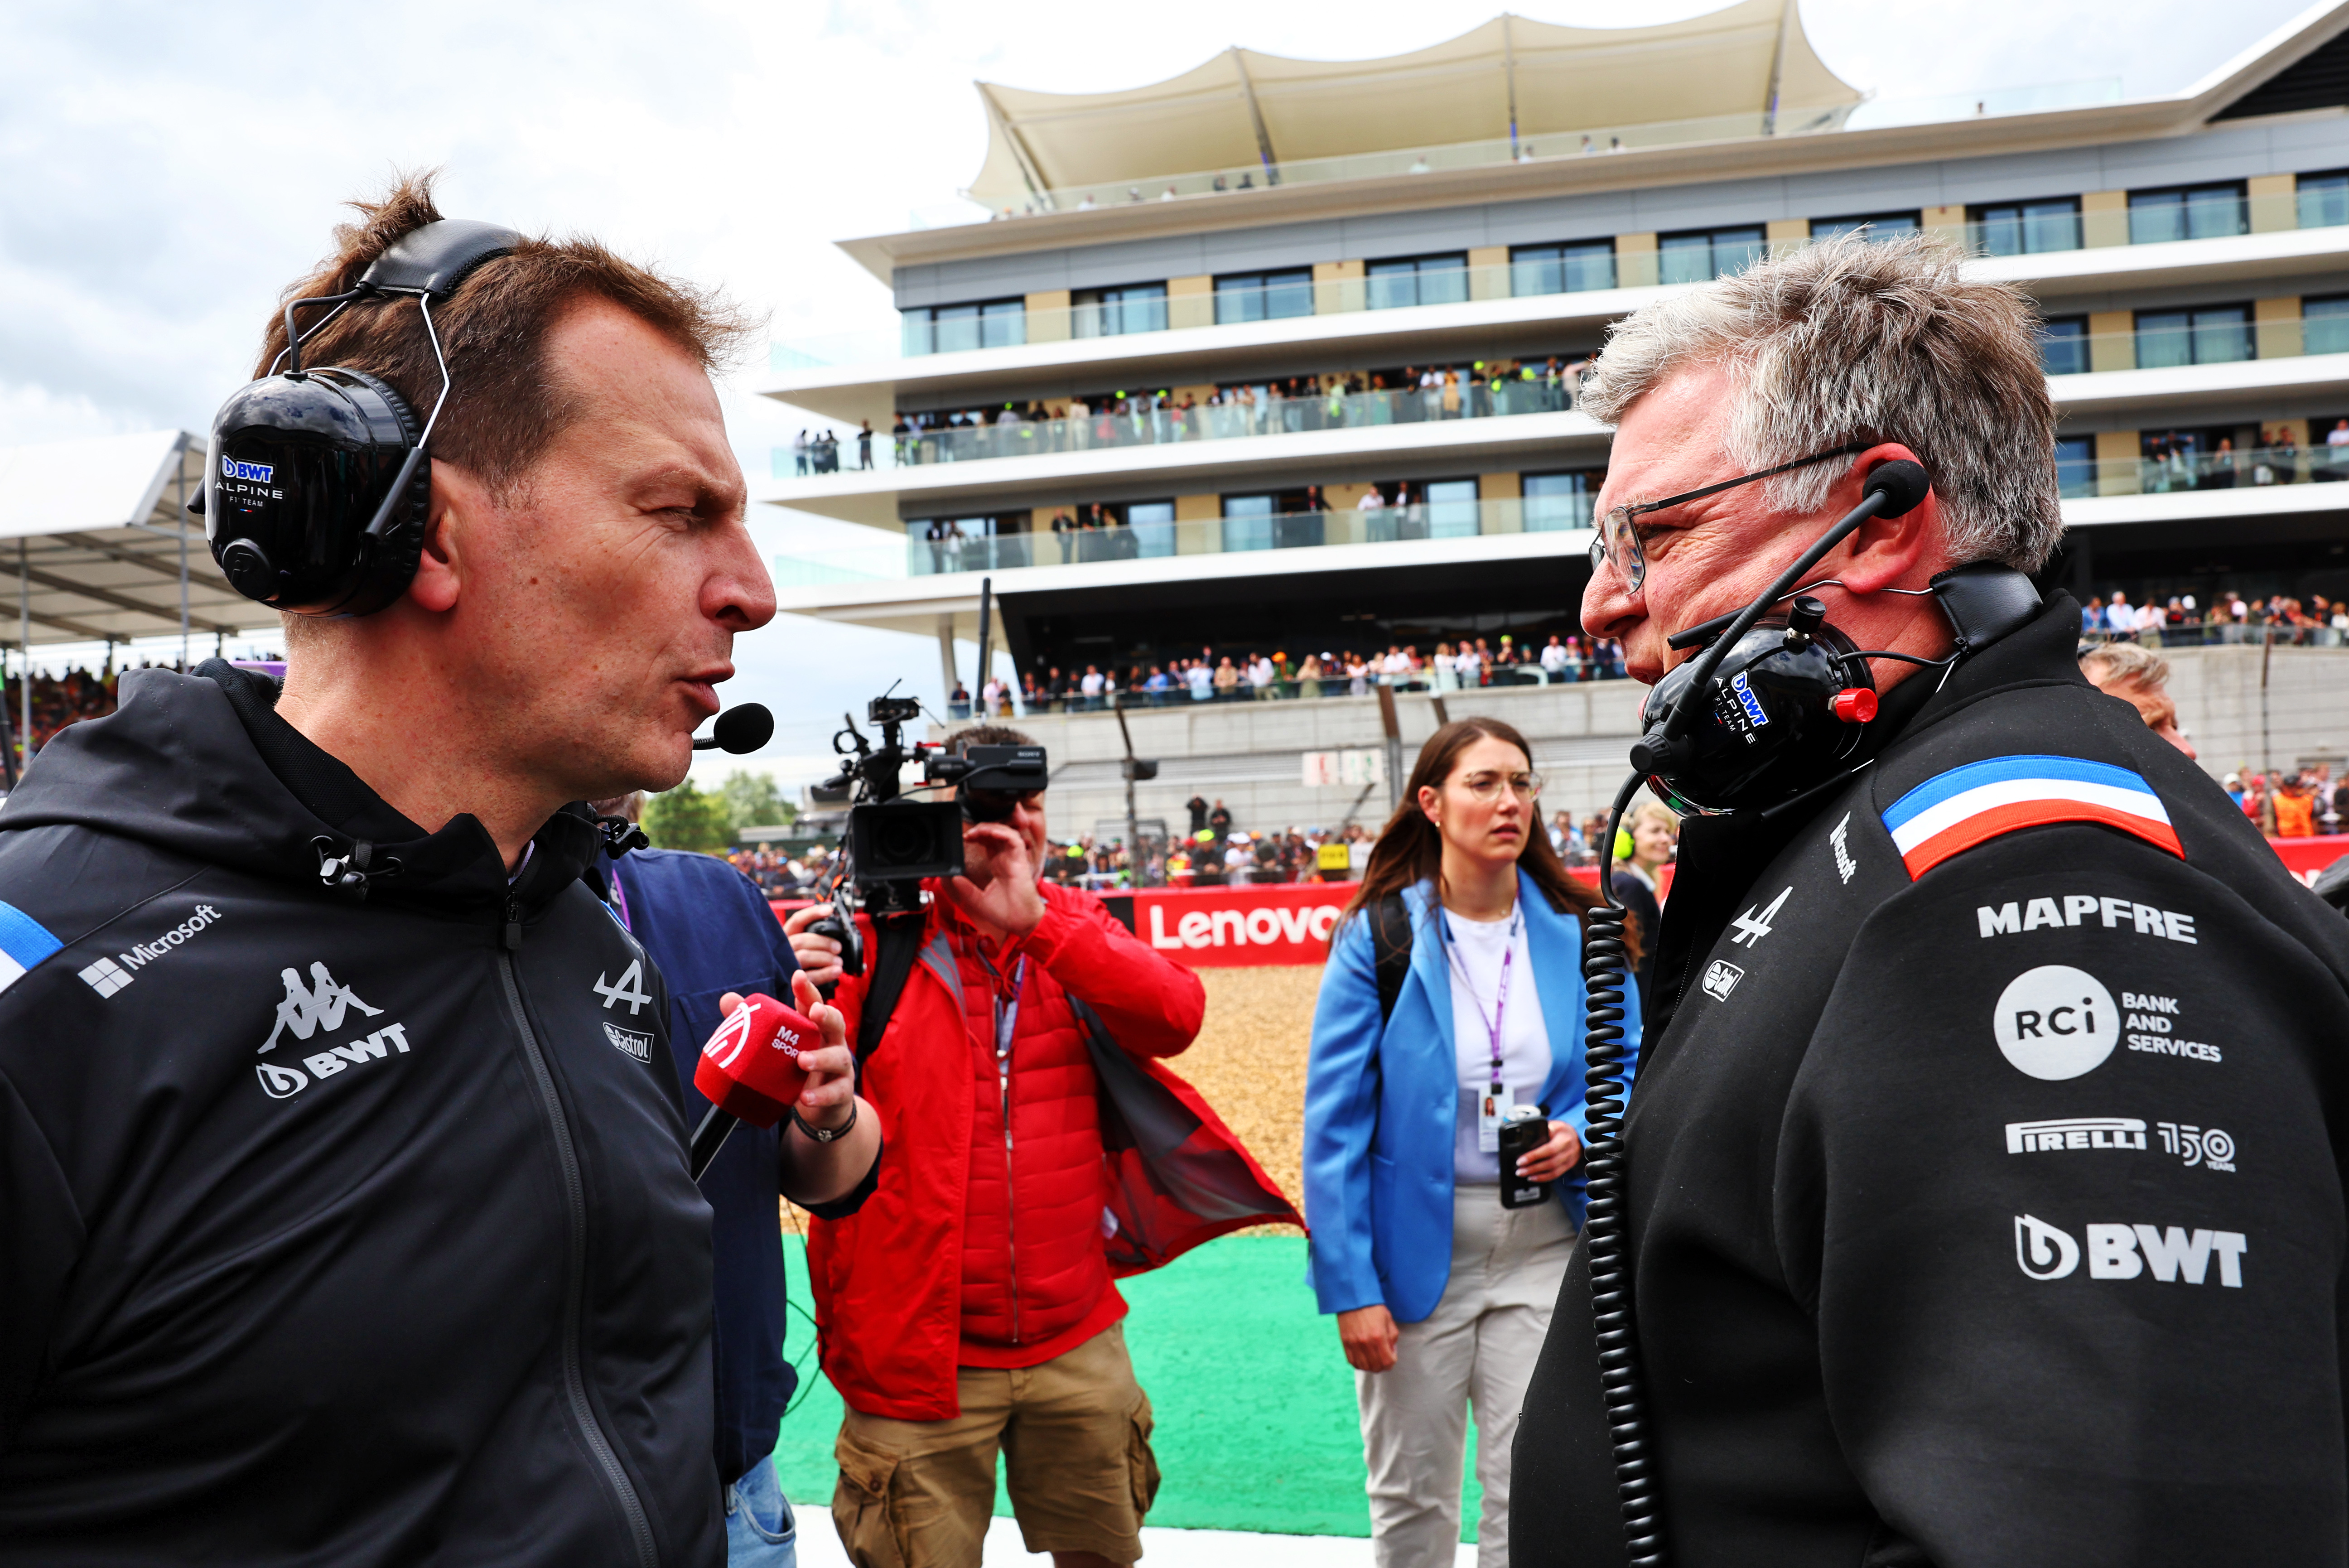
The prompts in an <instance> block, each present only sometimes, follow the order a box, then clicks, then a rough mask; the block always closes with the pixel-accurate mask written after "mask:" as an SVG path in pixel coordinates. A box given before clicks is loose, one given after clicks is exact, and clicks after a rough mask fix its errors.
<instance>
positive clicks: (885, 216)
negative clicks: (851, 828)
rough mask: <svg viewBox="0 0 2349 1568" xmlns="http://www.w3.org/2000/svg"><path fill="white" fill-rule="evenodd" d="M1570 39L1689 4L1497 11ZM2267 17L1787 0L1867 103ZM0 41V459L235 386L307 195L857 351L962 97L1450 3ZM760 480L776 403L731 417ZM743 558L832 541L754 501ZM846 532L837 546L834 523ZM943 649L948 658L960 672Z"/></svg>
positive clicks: (591, 16) (270, 11)
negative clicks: (382, 195) (392, 209)
mask: <svg viewBox="0 0 2349 1568" xmlns="http://www.w3.org/2000/svg"><path fill="white" fill-rule="evenodd" d="M1516 5H1517V8H1518V10H1519V14H1520V15H1526V16H1533V17H1536V18H1537V19H1539V20H1542V21H1547V22H1559V23H1569V24H1574V25H1578V26H1633V25H1642V24H1649V23H1655V22H1663V21H1671V20H1674V19H1677V18H1679V17H1682V16H1693V15H1698V14H1701V13H1702V12H1704V11H1708V10H1712V9H1715V8H1716V5H1714V4H1713V3H1712V0H1694V3H1679V0H1652V3H1649V4H1630V5H1599V4H1592V3H1588V0H1572V3H1561V0H1547V3H1546V0H1516ZM2301 9H2302V7H2301V6H2300V5H2297V4H2294V3H2293V0H2238V3H2236V4H2233V5H2226V6H2216V7H2214V6H2211V5H2207V4H2189V3H2187V0H2129V3H2127V4H2122V3H2120V0H2103V3H2101V4H2098V3H2090V0H1972V3H1971V4H1969V5H1963V6H1956V5H1947V4H1939V5H1936V4H1926V3H1924V0H1807V3H1806V5H1804V10H1803V15H1804V22H1805V26H1806V29H1807V31H1808V32H1809V35H1810V37H1811V40H1812V43H1813V45H1814V47H1816V49H1817V50H1818V52H1819V54H1820V56H1821V57H1823V58H1824V59H1825V60H1826V63H1827V65H1828V66H1829V67H1832V68H1833V69H1834V70H1836V71H1837V73H1838V74H1839V75H1840V76H1842V77H1843V78H1845V79H1846V80H1847V81H1850V82H1853V83H1855V84H1857V85H1858V86H1859V87H1862V88H1868V89H1871V90H1872V91H1874V92H1875V93H1876V94H1877V95H1878V97H1879V98H1880V99H1913V98H1931V97H1940V96H1942V95H1955V94H1965V93H1976V92H1982V91H1985V90H1990V89H1994V88H2017V87H2030V86H2038V85H2044V84H2054V83H2063V82H2072V81H2080V80H2086V79H2093V78H2120V79H2121V81H2122V83H2123V86H2124V89H2125V90H2126V92H2127V94H2128V96H2131V97H2139V96H2145V95H2148V94H2153V93H2162V92H2168V91H2172V90H2175V89H2176V88H2179V87H2182V86H2184V85H2186V84H2187V83H2189V82H2190V81H2193V80H2194V79H2196V78H2199V77H2200V76H2201V75H2203V74H2204V73H2205V72H2207V71H2208V70H2209V69H2210V68H2211V67H2214V66H2216V65H2218V64H2220V62H2222V61H2224V60H2225V59H2227V58H2228V57H2231V56H2232V55H2234V54H2235V53H2236V52H2237V51H2238V50H2240V49H2241V48H2243V47H2246V46H2247V45H2249V44H2251V43H2252V42H2254V41H2256V40H2257V39H2258V38H2260V37H2261V36H2263V35H2264V34H2266V33H2267V32H2268V31H2269V30H2270V29H2271V28H2273V27H2275V26H2279V25H2280V24H2282V23H2283V22H2285V21H2288V20H2290V19H2291V18H2292V16H2294V15H2295V14H2296V13H2297V12H2299V11H2300V10H2301ZM9 15H10V18H11V20H10V23H9V27H8V35H9V36H8V44H9V47H7V49H5V51H0V444H16V443H18V442H23V441H46V440H58V439H65V438H68V437H74V436H82V435H100V434H107V433H112V432H118V431H136V430H151V429H156V428H160V427H166V426H177V427H179V428H181V429H184V430H189V431H203V430H204V429H205V428H206V427H207V426H208V424H209V422H210V420H211V415H212V410H213V408H214V407H215V406H217V404H218V403H219V401H220V400H221V399H222V397H223V396H224V395H225V394H226V393H227V392H228V391H229V390H230V389H233V387H235V386H236V385H237V384H238V383H239V382H240V381H241V380H242V379H243V377H244V375H245V374H246V368H247V366H248V364H249V361H250V359H251V357H252V353H253V348H254V344H255V342H256V341H257V339H258V337H259V334H260V328H261V325H262V323H263V322H264V319H265V317H267V315H268V313H269V310H270V308H271V303H272V301H273V300H274V297H275V295H276V292H277V290H278V289H279V288H280V287H281V286H283V285H284V284H285V282H286V281H287V280H289V279H291V278H293V277H295V276H298V275H301V274H302V273H303V272H304V271H305V269H306V268H307V267H308V265H310V264H311V263H312V262H313V261H314V260H315V259H316V257H317V256H319V255H320V254H323V252H324V251H325V249H326V231H327V230H328V229H329V228H330V227H331V226H332V225H333V224H334V223H336V222H337V221H338V217H339V214H338V211H337V206H336V203H337V202H340V201H342V200H344V199H346V198H347V197H349V196H352V195H354V194H357V193H361V192H367V191H369V190H371V189H374V188H376V187H378V186H379V185H380V183H381V182H382V181H383V178H384V176H385V174H386V172H387V171H388V170H390V169H392V168H394V167H420V166H429V165H439V166H440V167H441V168H443V169H444V170H445V171H446V172H445V174H444V177H443V179H442V181H441V183H440V204H441V208H442V210H443V211H444V212H447V213H450V214H452V215H459V216H467V217H479V218H488V219H493V220H495V221H498V222H501V223H508V224H511V225H512V226H515V227H518V228H524V229H552V230H556V231H566V230H576V231H580V232H584V233H589V234H595V235H596V236H597V237H599V238H601V239H603V240H605V242H607V243H609V244H613V245H615V246H616V247H617V248H619V249H620V250H622V251H624V252H626V253H627V254H630V255H632V256H634V257H636V258H637V259H639V260H646V261H649V262H652V263H654V264H655V265H659V266H662V267H664V268H667V269H668V270H671V271H674V272H678V273H681V274H684V275H688V276H691V277H693V278H696V279H698V280H700V281H703V282H709V283H717V284H720V285H722V286H725V287H726V288H727V289H728V290H730V292H731V293H733V294H734V295H735V296H737V297H738V298H740V299H742V300H744V301H745V302H747V303H749V304H750V305H751V306H755V307H756V308H758V309H760V310H763V311H766V312H768V313H770V316H771V322H772V327H773V332H774V335H775V336H777V337H802V336H812V335H817V334H825V333H830V332H833V331H840V330H846V329H854V328H863V327H875V326H885V325H887V324H888V323H889V322H890V321H891V320H892V319H893V317H891V315H890V312H889V304H888V296H887V292H886V290H885V288H884V287H883V286H882V285H881V284H879V283H878V282H877V281H875V280H874V278H873V277H871V276H870V275H868V274H866V273H865V272H864V269H863V268H861V267H859V266H857V265H855V264H854V263H853V262H851V261H849V260H848V259H847V258H846V257H845V256H843V255H842V254H840V253H839V252H838V251H837V250H835V249H834V248H833V244H832V242H833V241H834V240H837V239H843V238H846V237H849V236H853V235H858V234H878V233H885V232H891V231H895V230H899V229H902V228H904V227H905V226H906V223H907V214H908V213H909V212H910V211H912V210H914V209H916V208H926V207H936V206H938V205H941V204H944V203H949V202H952V201H953V200H954V196H955V192H956V190H957V187H959V186H960V185H962V184H963V183H964V182H967V181H968V180H969V179H970V178H971V177H972V176H973V175H974V174H976V173H977V171H978V165H979V161H980V159H981V156H982V154H983V152H984V151H985V148H986V139H987V130H986V124H985V121H984V119H983V118H982V115H981V112H980V109H979V105H978V98H977V95H976V94H975V93H974V92H973V91H972V90H971V87H970V83H971V81H972V80H973V78H986V79H988V80H992V81H999V82H1004V83H1008V84H1010V85H1013V86H1017V87H1024V88H1040V89H1044V90H1050V91H1062V92H1076V91H1100V90H1105V89H1109V88H1124V87H1132V86H1137V85H1140V84H1142V83H1144V82H1148V81H1153V80H1157V79H1159V78H1164V77H1166V76H1169V75H1172V74H1174V73H1175V72H1178V71H1181V70H1185V69H1187V68H1189V67H1192V66H1195V65H1196V64H1198V63H1199V62H1200V61H1202V60H1203V59H1205V58H1206V57H1208V56H1210V55H1212V54H1214V53H1216V52H1217V51H1218V50H1221V49H1223V48H1226V47H1229V46H1231V45H1234V44H1240V45H1244V46H1247V47H1250V48H1255V49H1261V50H1266V51H1269V52H1273V53H1278V54H1288V55H1299V56H1309V57H1319V58H1325V59H1344V58H1358V57H1369V56H1375V55H1383V54H1392V53H1396V52H1400V51H1402V50H1407V49H1414V48H1420V47H1425V46H1427V45H1429V44H1433V43H1435V42H1438V41H1440V40H1441V39H1444V38H1445V37H1449V36H1453V35H1454V34H1456V33H1458V32H1460V31H1462V30H1463V29H1464V28H1465V27H1466V26H1472V25H1474V24H1475V23H1476V22H1478V21H1482V20H1484V19H1485V16H1486V15H1487V13H1486V12H1485V11H1484V10H1482V9H1476V8H1470V9H1461V8H1458V7H1454V8H1452V9H1451V10H1449V11H1445V10H1444V8H1442V7H1437V6H1431V5H1424V4H1414V5H1402V4H1389V3H1385V0H1356V3H1352V4H1345V5H1333V4H1330V3H1329V0H1247V3H1245V4H1241V3H1237V0H1191V3H1189V4H1186V5H1179V6H1168V7H1164V8H1158V7H1147V6H1145V7H1139V8H1135V7H1127V6H1119V5H1091V6H1082V7H1071V6H1043V7H1039V6H1033V5H1029V6H1014V5H999V4H979V3H975V0H965V3H963V4H935V3H929V0H868V3H865V4H857V5H849V4H835V5H822V4H814V3H809V0H784V3H782V4H776V5H746V4H720V3H710V0H670V3H669V4H667V5H662V6H657V7H655V6H647V5H641V4H634V5H618V4H613V3H610V0H570V3H567V4H565V5H561V6H554V5H519V4H512V3H510V0H509V3H502V0H468V3H467V4H463V5H456V4H436V5H399V4H378V5H369V6H366V7H354V8H351V9H348V10H346V9H344V8H342V7H338V6H324V5H298V6H297V5H290V4H233V3H223V0H209V3H207V4H204V5H186V4H171V5H162V4H159V5H107V4H66V3H59V0H16V4H14V5H11V6H10V7H9ZM728 416H729V419H730V421H731V424H732V429H733V434H734V439H735V443H736V446H737V448H738V449H739V450H740V452H741V453H742V457H743V462H744V464H745V466H746V467H750V468H755V469H756V470H757V471H759V472H763V471H764V470H765V467H766V463H767V452H768V449H769V448H770V447H771V446H772V445H773V444H774V443H775V442H776V441H778V440H787V439H788V438H789V434H790V431H791V430H792V429H793V428H796V423H797V422H803V421H795V420H794V417H793V414H792V411H791V410H784V409H781V407H779V406H778V405H775V404H772V403H768V402H765V401H763V400H759V399H755V398H750V397H747V396H740V395H730V397H729V399H728ZM760 510H761V513H762V514H763V515H762V516H761V518H760V520H759V521H758V523H757V527H758V531H759V535H760V539H761V545H762V546H763V547H764V548H765V550H766V552H767V553H768V554H769V555H770V556H771V555H773V554H776V553H778V552H785V551H789V550H792V548H794V547H799V548H813V547H822V546H823V545H829V544H831V543H833V542H835V541H837V540H838V539H840V538H841V537H842V531H843V530H844V529H849V527H850V525H848V524H833V523H829V522H825V521H823V520H819V519H814V518H808V517H802V516H799V515H797V514H787V513H782V512H779V511H777V510H775V509H773V508H761V509H760ZM847 536H848V537H849V538H851V539H856V540H862V539H870V538H871V537H872V536H873V535H871V534H870V533H869V532H868V531H864V530H853V531H852V532H850V533H849V534H848V535H847ZM965 659H966V664H968V659H969V654H968V652H966V654H965ZM737 661H738V663H739V664H740V668H741V671H742V673H741V674H740V677H738V679H737V680H736V681H735V682H734V683H733V685H732V687H731V689H730V691H728V692H727V693H725V695H726V696H728V697H729V698H730V700H734V701H742V700H750V699H755V700H758V701H764V702H766V703H767V704H768V705H769V706H771V707H772V708H773V709H774V710H775V711H776V713H777V716H778V718H779V720H780V721H781V728H780V730H779V732H778V734H777V736H776V740H775V743H774V744H773V745H772V746H771V748H770V750H769V753H767V754H766V755H764V756H762V757H761V759H760V762H761V763H762V764H765V765H770V766H771V767H772V769H773V771H774V772H775V773H776V774H777V776H778V777H779V778H781V779H782V780H784V781H785V782H786V783H797V782H799V781H801V780H803V779H805V778H808V777H812V776H815V775H816V774H819V773H820V772H822V771H824V770H823V766H822V763H821V761H820V759H821V758H822V756H823V753H824V751H825V738H826V736H828V735H829V733H830V731H831V729H832V727H833V725H835V724H836V723H837V722H838V721H837V717H836V716H837V714H838V713H839V711H841V709H842V708H843V707H846V706H854V707H855V708H857V709H858V711H860V712H861V711H862V708H863V704H864V698H865V697H867V696H868V695H871V694H873V693H874V692H877V691H880V690H881V689H882V688H884V687H885V686H887V685H888V684H889V682H890V681H891V680H895V679H896V678H898V677H900V676H903V677H905V679H906V681H907V688H908V690H913V691H918V692H919V693H920V694H922V695H923V696H925V697H926V698H927V699H928V700H930V701H936V699H937V696H938V692H937V683H938V660H937V655H936V644H935V643H934V642H931V641H927V640H925V639H916V638H909V637H902V636H898V635H895V634H891V633H884V632H875V631H860V630H856V629H854V628H836V627H831V626H827V625H824V624H822V623H817V622H813V621H809V620H805V619H799V618H789V617H786V618H779V619H778V620H777V621H776V622H775V624H774V625H773V626H771V627H770V628H767V629H765V630H764V631H761V632H759V633H757V634H755V635H754V636H752V637H750V638H749V639H744V641H743V643H742V644H741V645H740V648H739V649H738V652H737Z"/></svg>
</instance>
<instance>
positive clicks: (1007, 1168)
mask: <svg viewBox="0 0 2349 1568" xmlns="http://www.w3.org/2000/svg"><path fill="white" fill-rule="evenodd" d="M995 1007H996V1012H997V1014H998V1016H1000V1015H1001V1013H1002V1011H1003V1002H1002V1001H1001V1000H1000V999H998V1000H997V1002H996V1004H995ZM995 1061H996V1069H997V1073H998V1077H997V1080H996V1081H997V1084H998V1085H999V1102H1000V1104H1001V1105H1002V1106H1003V1251H1004V1257H1005V1260H1006V1261H1007V1262H1009V1264H1010V1271H1009V1272H1010V1282H1011V1343H1012V1344H1014V1345H1017V1344H1019V1195H1018V1192H1017V1190H1016V1189H1015V1188H1014V1186H1013V1179H1012V1172H1011V1042H1010V1041H1009V1040H1007V1039H1004V1038H1002V1036H1001V1026H1000V1025H998V1028H997V1039H996V1044H995Z"/></svg>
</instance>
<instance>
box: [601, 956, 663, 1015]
mask: <svg viewBox="0 0 2349 1568" xmlns="http://www.w3.org/2000/svg"><path fill="white" fill-rule="evenodd" d="M595 994H596V995H598V996H600V997H602V998H603V999H604V1010H605V1012H610V1011H611V1010H612V1005H613V1003H615V1002H626V1003H627V1004H628V1016H629V1017H631V1018H634V1017H635V1016H636V1014H637V1013H638V1012H642V1011H644V1006H645V1003H647V1002H650V1001H651V1000H652V996H651V994H650V993H649V992H647V991H646V990H645V961H644V960H642V959H630V960H629V961H628V967H627V968H626V969H624V970H622V971H620V978H619V979H618V980H617V981H607V980H605V978H604V971H602V970H597V971H595Z"/></svg>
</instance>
